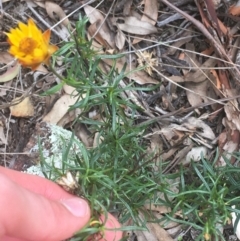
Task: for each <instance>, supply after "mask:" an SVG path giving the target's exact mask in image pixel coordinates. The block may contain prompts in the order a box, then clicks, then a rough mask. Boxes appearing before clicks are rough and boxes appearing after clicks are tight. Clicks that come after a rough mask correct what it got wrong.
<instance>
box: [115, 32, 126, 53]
mask: <svg viewBox="0 0 240 241" xmlns="http://www.w3.org/2000/svg"><path fill="white" fill-rule="evenodd" d="M115 43H116V46H117V48H118V49H119V50H122V49H123V47H124V44H125V34H124V33H123V32H122V31H121V30H120V29H118V30H117V34H116V36H115Z"/></svg>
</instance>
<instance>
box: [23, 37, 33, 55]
mask: <svg viewBox="0 0 240 241" xmlns="http://www.w3.org/2000/svg"><path fill="white" fill-rule="evenodd" d="M36 47H37V42H36V41H35V40H34V39H32V38H28V37H27V38H24V39H22V40H21V41H20V44H19V50H20V51H22V52H24V53H25V54H31V53H33V50H34V49H35V48H36Z"/></svg>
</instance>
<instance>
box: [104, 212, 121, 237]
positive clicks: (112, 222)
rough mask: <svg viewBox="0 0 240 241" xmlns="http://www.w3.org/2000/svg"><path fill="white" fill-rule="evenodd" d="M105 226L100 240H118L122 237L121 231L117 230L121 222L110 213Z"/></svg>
mask: <svg viewBox="0 0 240 241" xmlns="http://www.w3.org/2000/svg"><path fill="white" fill-rule="evenodd" d="M105 228H106V229H105V233H104V239H102V241H103V240H107V241H119V240H120V239H121V238H122V236H123V232H122V231H120V230H119V229H120V228H121V224H120V223H119V222H118V221H117V219H116V218H115V217H114V216H113V215H111V214H110V213H109V214H108V217H107V221H106V224H105Z"/></svg>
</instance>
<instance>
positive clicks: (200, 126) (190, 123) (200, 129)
mask: <svg viewBox="0 0 240 241" xmlns="http://www.w3.org/2000/svg"><path fill="white" fill-rule="evenodd" d="M182 126H183V127H186V128H187V129H188V130H189V131H194V132H195V133H197V134H198V135H200V136H202V137H203V138H207V139H209V140H214V139H215V138H216V136H215V134H214V132H213V131H212V129H211V128H210V127H209V126H208V125H207V124H206V123H205V122H204V121H202V120H200V119H197V118H195V117H189V118H188V119H187V121H186V122H185V123H183V124H182Z"/></svg>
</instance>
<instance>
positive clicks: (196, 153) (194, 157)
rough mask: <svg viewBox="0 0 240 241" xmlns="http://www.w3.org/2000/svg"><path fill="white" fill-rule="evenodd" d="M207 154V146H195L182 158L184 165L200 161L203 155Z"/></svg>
mask: <svg viewBox="0 0 240 241" xmlns="http://www.w3.org/2000/svg"><path fill="white" fill-rule="evenodd" d="M206 155H207V148H206V147H205V146H197V147H193V148H192V150H191V151H190V152H188V154H187V155H186V158H184V160H182V164H183V165H187V164H189V163H190V162H191V161H194V162H198V161H200V160H201V157H202V156H206Z"/></svg>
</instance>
